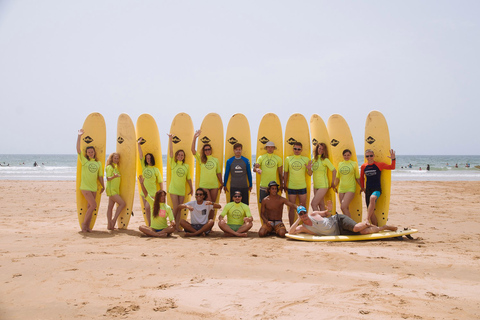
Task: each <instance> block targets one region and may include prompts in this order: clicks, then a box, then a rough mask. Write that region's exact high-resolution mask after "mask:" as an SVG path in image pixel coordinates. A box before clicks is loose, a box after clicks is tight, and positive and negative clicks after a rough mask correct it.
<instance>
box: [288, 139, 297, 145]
mask: <svg viewBox="0 0 480 320" xmlns="http://www.w3.org/2000/svg"><path fill="white" fill-rule="evenodd" d="M295 142H297V140H295V139H293V138H290V139H288V140H287V143H288V144H289V145H292V146H293V144H294V143H295Z"/></svg>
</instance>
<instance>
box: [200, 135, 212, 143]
mask: <svg viewBox="0 0 480 320" xmlns="http://www.w3.org/2000/svg"><path fill="white" fill-rule="evenodd" d="M200 141H202V142H203V143H209V142H210V141H212V140H210V138H209V137H207V136H205V137H203V138H202V139H200Z"/></svg>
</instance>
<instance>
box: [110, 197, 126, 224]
mask: <svg viewBox="0 0 480 320" xmlns="http://www.w3.org/2000/svg"><path fill="white" fill-rule="evenodd" d="M110 200H113V201H114V202H116V203H117V210H115V216H114V217H113V219H112V220H111V225H110V226H111V229H109V230H113V229H115V224H116V223H117V219H118V216H119V215H120V213H122V210H123V209H125V206H126V205H127V204H126V203H125V201H123V199H122V197H120V195H118V194H116V195H114V196H111V197H110V198H109V201H110ZM108 204H109V205H110V202H109V203H108ZM107 217H108V211H107ZM110 217H111V212H110Z"/></svg>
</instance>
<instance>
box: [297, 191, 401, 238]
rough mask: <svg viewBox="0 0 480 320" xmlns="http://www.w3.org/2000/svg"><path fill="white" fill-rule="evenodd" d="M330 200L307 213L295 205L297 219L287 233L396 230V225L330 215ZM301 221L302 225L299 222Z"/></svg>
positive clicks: (332, 233) (363, 232)
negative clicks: (325, 206) (323, 207)
mask: <svg viewBox="0 0 480 320" xmlns="http://www.w3.org/2000/svg"><path fill="white" fill-rule="evenodd" d="M332 208H333V205H332V202H331V201H330V200H329V201H327V210H324V211H313V212H312V213H310V214H307V210H306V209H305V207H302V206H299V207H297V213H298V219H297V221H295V223H294V224H293V225H292V226H291V227H290V230H289V231H288V233H289V234H298V233H308V234H312V235H316V236H338V235H361V234H371V233H376V232H380V231H384V230H390V231H396V230H397V227H392V226H387V225H385V226H383V227H377V226H374V225H371V224H370V223H368V222H367V221H362V222H360V223H357V222H355V221H354V220H353V219H352V218H350V217H348V216H346V215H344V214H335V215H334V216H332ZM300 221H301V222H303V224H302V225H299V223H300Z"/></svg>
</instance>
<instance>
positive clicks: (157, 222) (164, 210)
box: [148, 196, 175, 230]
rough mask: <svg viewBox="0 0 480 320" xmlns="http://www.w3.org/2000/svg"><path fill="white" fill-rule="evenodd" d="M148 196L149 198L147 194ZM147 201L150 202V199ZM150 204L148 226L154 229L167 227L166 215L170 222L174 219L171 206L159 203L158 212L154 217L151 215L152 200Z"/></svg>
mask: <svg viewBox="0 0 480 320" xmlns="http://www.w3.org/2000/svg"><path fill="white" fill-rule="evenodd" d="M148 197H149V198H150V199H151V197H150V196H148ZM149 203H150V201H149ZM150 206H151V207H152V214H151V216H150V227H151V228H153V229H156V230H160V229H165V228H167V227H168V223H167V216H168V220H170V222H172V221H173V220H174V219H175V218H174V217H173V212H172V208H171V207H170V206H169V205H168V204H166V203H160V211H159V212H158V216H157V217H156V218H154V217H153V201H152V203H151V204H150Z"/></svg>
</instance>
